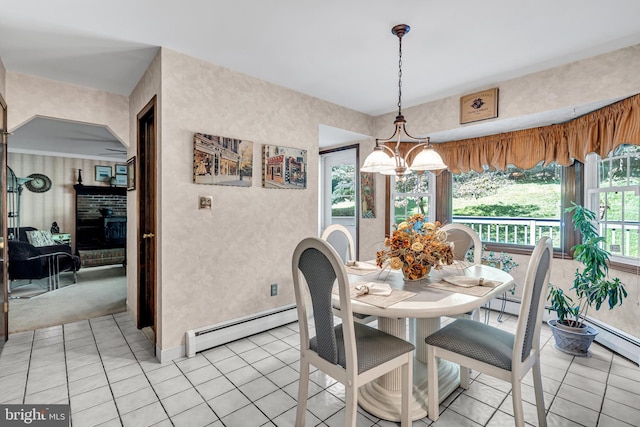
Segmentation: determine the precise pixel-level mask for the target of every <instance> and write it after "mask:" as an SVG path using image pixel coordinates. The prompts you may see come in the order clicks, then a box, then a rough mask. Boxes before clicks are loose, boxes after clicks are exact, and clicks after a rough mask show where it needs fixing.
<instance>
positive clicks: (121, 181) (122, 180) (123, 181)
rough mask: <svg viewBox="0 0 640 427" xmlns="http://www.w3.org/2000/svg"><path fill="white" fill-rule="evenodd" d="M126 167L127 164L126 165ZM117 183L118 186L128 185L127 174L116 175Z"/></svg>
mask: <svg viewBox="0 0 640 427" xmlns="http://www.w3.org/2000/svg"><path fill="white" fill-rule="evenodd" d="M125 168H126V165H125ZM116 185H117V186H118V187H124V186H126V185H127V175H116Z"/></svg>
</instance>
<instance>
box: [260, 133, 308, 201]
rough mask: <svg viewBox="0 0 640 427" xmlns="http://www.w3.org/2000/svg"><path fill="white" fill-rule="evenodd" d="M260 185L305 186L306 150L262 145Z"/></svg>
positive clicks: (276, 186) (294, 187)
mask: <svg viewBox="0 0 640 427" xmlns="http://www.w3.org/2000/svg"><path fill="white" fill-rule="evenodd" d="M262 186H263V187H264V188H292V189H298V190H302V189H305V188H307V150H303V149H300V148H291V147H282V146H280V145H266V144H265V145H263V146H262Z"/></svg>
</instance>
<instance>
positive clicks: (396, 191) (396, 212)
mask: <svg viewBox="0 0 640 427" xmlns="http://www.w3.org/2000/svg"><path fill="white" fill-rule="evenodd" d="M391 181H392V186H391V197H390V200H391V212H393V215H391V218H390V221H391V222H390V224H389V225H390V226H391V229H393V224H398V223H400V222H402V221H404V220H405V219H407V218H408V217H410V216H411V215H413V214H417V213H421V214H424V215H425V217H426V218H428V220H429V221H434V220H435V214H434V212H435V197H434V195H433V190H432V189H433V188H434V187H435V177H434V175H433V174H432V173H426V172H425V173H422V174H417V173H416V172H410V173H407V174H406V175H405V177H404V179H402V180H397V179H396V178H395V177H392V178H391Z"/></svg>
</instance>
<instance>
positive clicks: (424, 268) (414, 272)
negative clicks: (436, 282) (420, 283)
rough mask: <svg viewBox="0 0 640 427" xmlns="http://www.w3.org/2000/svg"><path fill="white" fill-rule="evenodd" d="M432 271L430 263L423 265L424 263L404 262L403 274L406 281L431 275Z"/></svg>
mask: <svg viewBox="0 0 640 427" xmlns="http://www.w3.org/2000/svg"><path fill="white" fill-rule="evenodd" d="M430 272H431V266H430V265H422V264H413V265H408V264H403V265H402V274H403V275H404V280H405V281H412V280H421V279H423V278H425V277H426V276H428V275H429V273H430Z"/></svg>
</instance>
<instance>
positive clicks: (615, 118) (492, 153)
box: [433, 94, 640, 173]
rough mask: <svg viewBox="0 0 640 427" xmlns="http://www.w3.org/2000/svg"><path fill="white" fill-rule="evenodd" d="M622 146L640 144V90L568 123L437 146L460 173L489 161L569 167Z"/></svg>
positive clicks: (497, 166)
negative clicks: (589, 155) (577, 161)
mask: <svg viewBox="0 0 640 427" xmlns="http://www.w3.org/2000/svg"><path fill="white" fill-rule="evenodd" d="M621 144H635V145H640V94H638V95H634V96H632V97H630V98H626V99H623V100H622V101H619V102H616V103H614V104H611V105H607V106H606V107H603V108H600V109H598V110H595V111H593V112H591V113H588V114H585V115H583V116H580V117H578V118H576V119H573V120H571V121H568V122H565V123H560V124H555V125H550V126H541V127H537V128H532V129H524V130H518V131H513V132H505V133H501V134H497V135H489V136H483V137H478V138H469V139H463V140H459V141H451V142H443V143H440V144H433V145H434V148H435V150H436V151H437V152H438V153H439V154H440V156H442V159H443V160H444V163H445V164H446V165H447V166H448V167H449V170H450V171H451V172H453V173H460V172H461V171H465V172H468V171H470V170H475V171H477V172H481V171H483V166H485V165H486V166H489V167H490V168H492V169H499V170H505V169H506V167H507V165H509V164H511V165H514V166H516V167H519V168H523V169H530V168H532V167H534V166H535V165H536V164H538V163H540V161H544V162H545V164H546V163H550V162H554V161H555V162H557V163H558V164H560V165H563V166H568V165H570V164H571V163H572V162H573V160H574V159H575V160H579V161H581V162H584V160H585V157H586V155H587V154H589V153H597V154H599V155H600V156H602V157H605V156H607V155H608V154H609V153H610V152H611V151H612V150H613V149H615V148H616V147H618V146H619V145H621Z"/></svg>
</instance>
